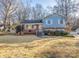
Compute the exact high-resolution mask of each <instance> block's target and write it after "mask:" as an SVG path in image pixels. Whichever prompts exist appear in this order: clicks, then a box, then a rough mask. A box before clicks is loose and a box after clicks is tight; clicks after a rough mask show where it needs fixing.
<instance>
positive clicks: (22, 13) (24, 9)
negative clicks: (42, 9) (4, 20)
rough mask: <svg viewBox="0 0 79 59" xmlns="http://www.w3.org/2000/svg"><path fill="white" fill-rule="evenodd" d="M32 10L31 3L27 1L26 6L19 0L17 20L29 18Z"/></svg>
mask: <svg viewBox="0 0 79 59" xmlns="http://www.w3.org/2000/svg"><path fill="white" fill-rule="evenodd" d="M30 11H31V9H30V5H29V4H28V3H27V2H26V6H25V5H24V4H23V2H22V1H19V4H18V8H17V11H16V13H15V15H16V18H17V20H19V23H20V22H21V21H23V20H26V19H28V18H29V14H30Z"/></svg>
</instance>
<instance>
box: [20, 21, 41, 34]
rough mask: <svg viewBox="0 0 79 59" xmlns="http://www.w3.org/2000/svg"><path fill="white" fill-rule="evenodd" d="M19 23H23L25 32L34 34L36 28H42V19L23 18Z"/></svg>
mask: <svg viewBox="0 0 79 59" xmlns="http://www.w3.org/2000/svg"><path fill="white" fill-rule="evenodd" d="M21 24H22V25H24V33H25V34H36V31H37V30H40V29H42V20H24V21H22V22H21Z"/></svg>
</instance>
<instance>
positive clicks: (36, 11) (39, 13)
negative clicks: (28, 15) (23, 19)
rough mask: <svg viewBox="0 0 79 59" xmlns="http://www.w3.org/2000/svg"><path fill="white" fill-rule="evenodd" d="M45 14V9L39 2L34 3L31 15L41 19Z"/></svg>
mask: <svg viewBox="0 0 79 59" xmlns="http://www.w3.org/2000/svg"><path fill="white" fill-rule="evenodd" d="M45 15H46V11H45V9H44V8H43V6H42V5H41V4H36V5H35V7H32V17H33V19H43V18H44V17H45Z"/></svg>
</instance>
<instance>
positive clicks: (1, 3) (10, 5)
mask: <svg viewBox="0 0 79 59" xmlns="http://www.w3.org/2000/svg"><path fill="white" fill-rule="evenodd" d="M16 1H17V0H0V14H1V17H2V19H3V20H4V25H5V26H4V30H6V29H7V28H9V29H10V19H11V17H12V15H13V14H14V13H15V11H16V9H17V5H16Z"/></svg>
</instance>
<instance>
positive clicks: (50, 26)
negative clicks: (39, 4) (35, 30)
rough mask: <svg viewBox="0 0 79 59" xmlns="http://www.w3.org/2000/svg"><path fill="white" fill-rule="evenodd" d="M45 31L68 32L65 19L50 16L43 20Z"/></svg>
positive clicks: (58, 16)
mask: <svg viewBox="0 0 79 59" xmlns="http://www.w3.org/2000/svg"><path fill="white" fill-rule="evenodd" d="M42 22H43V29H44V30H45V31H48V30H50V31H66V22H65V18H63V17H62V16H60V15H50V16H47V17H45V18H44V19H43V21H42Z"/></svg>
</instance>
